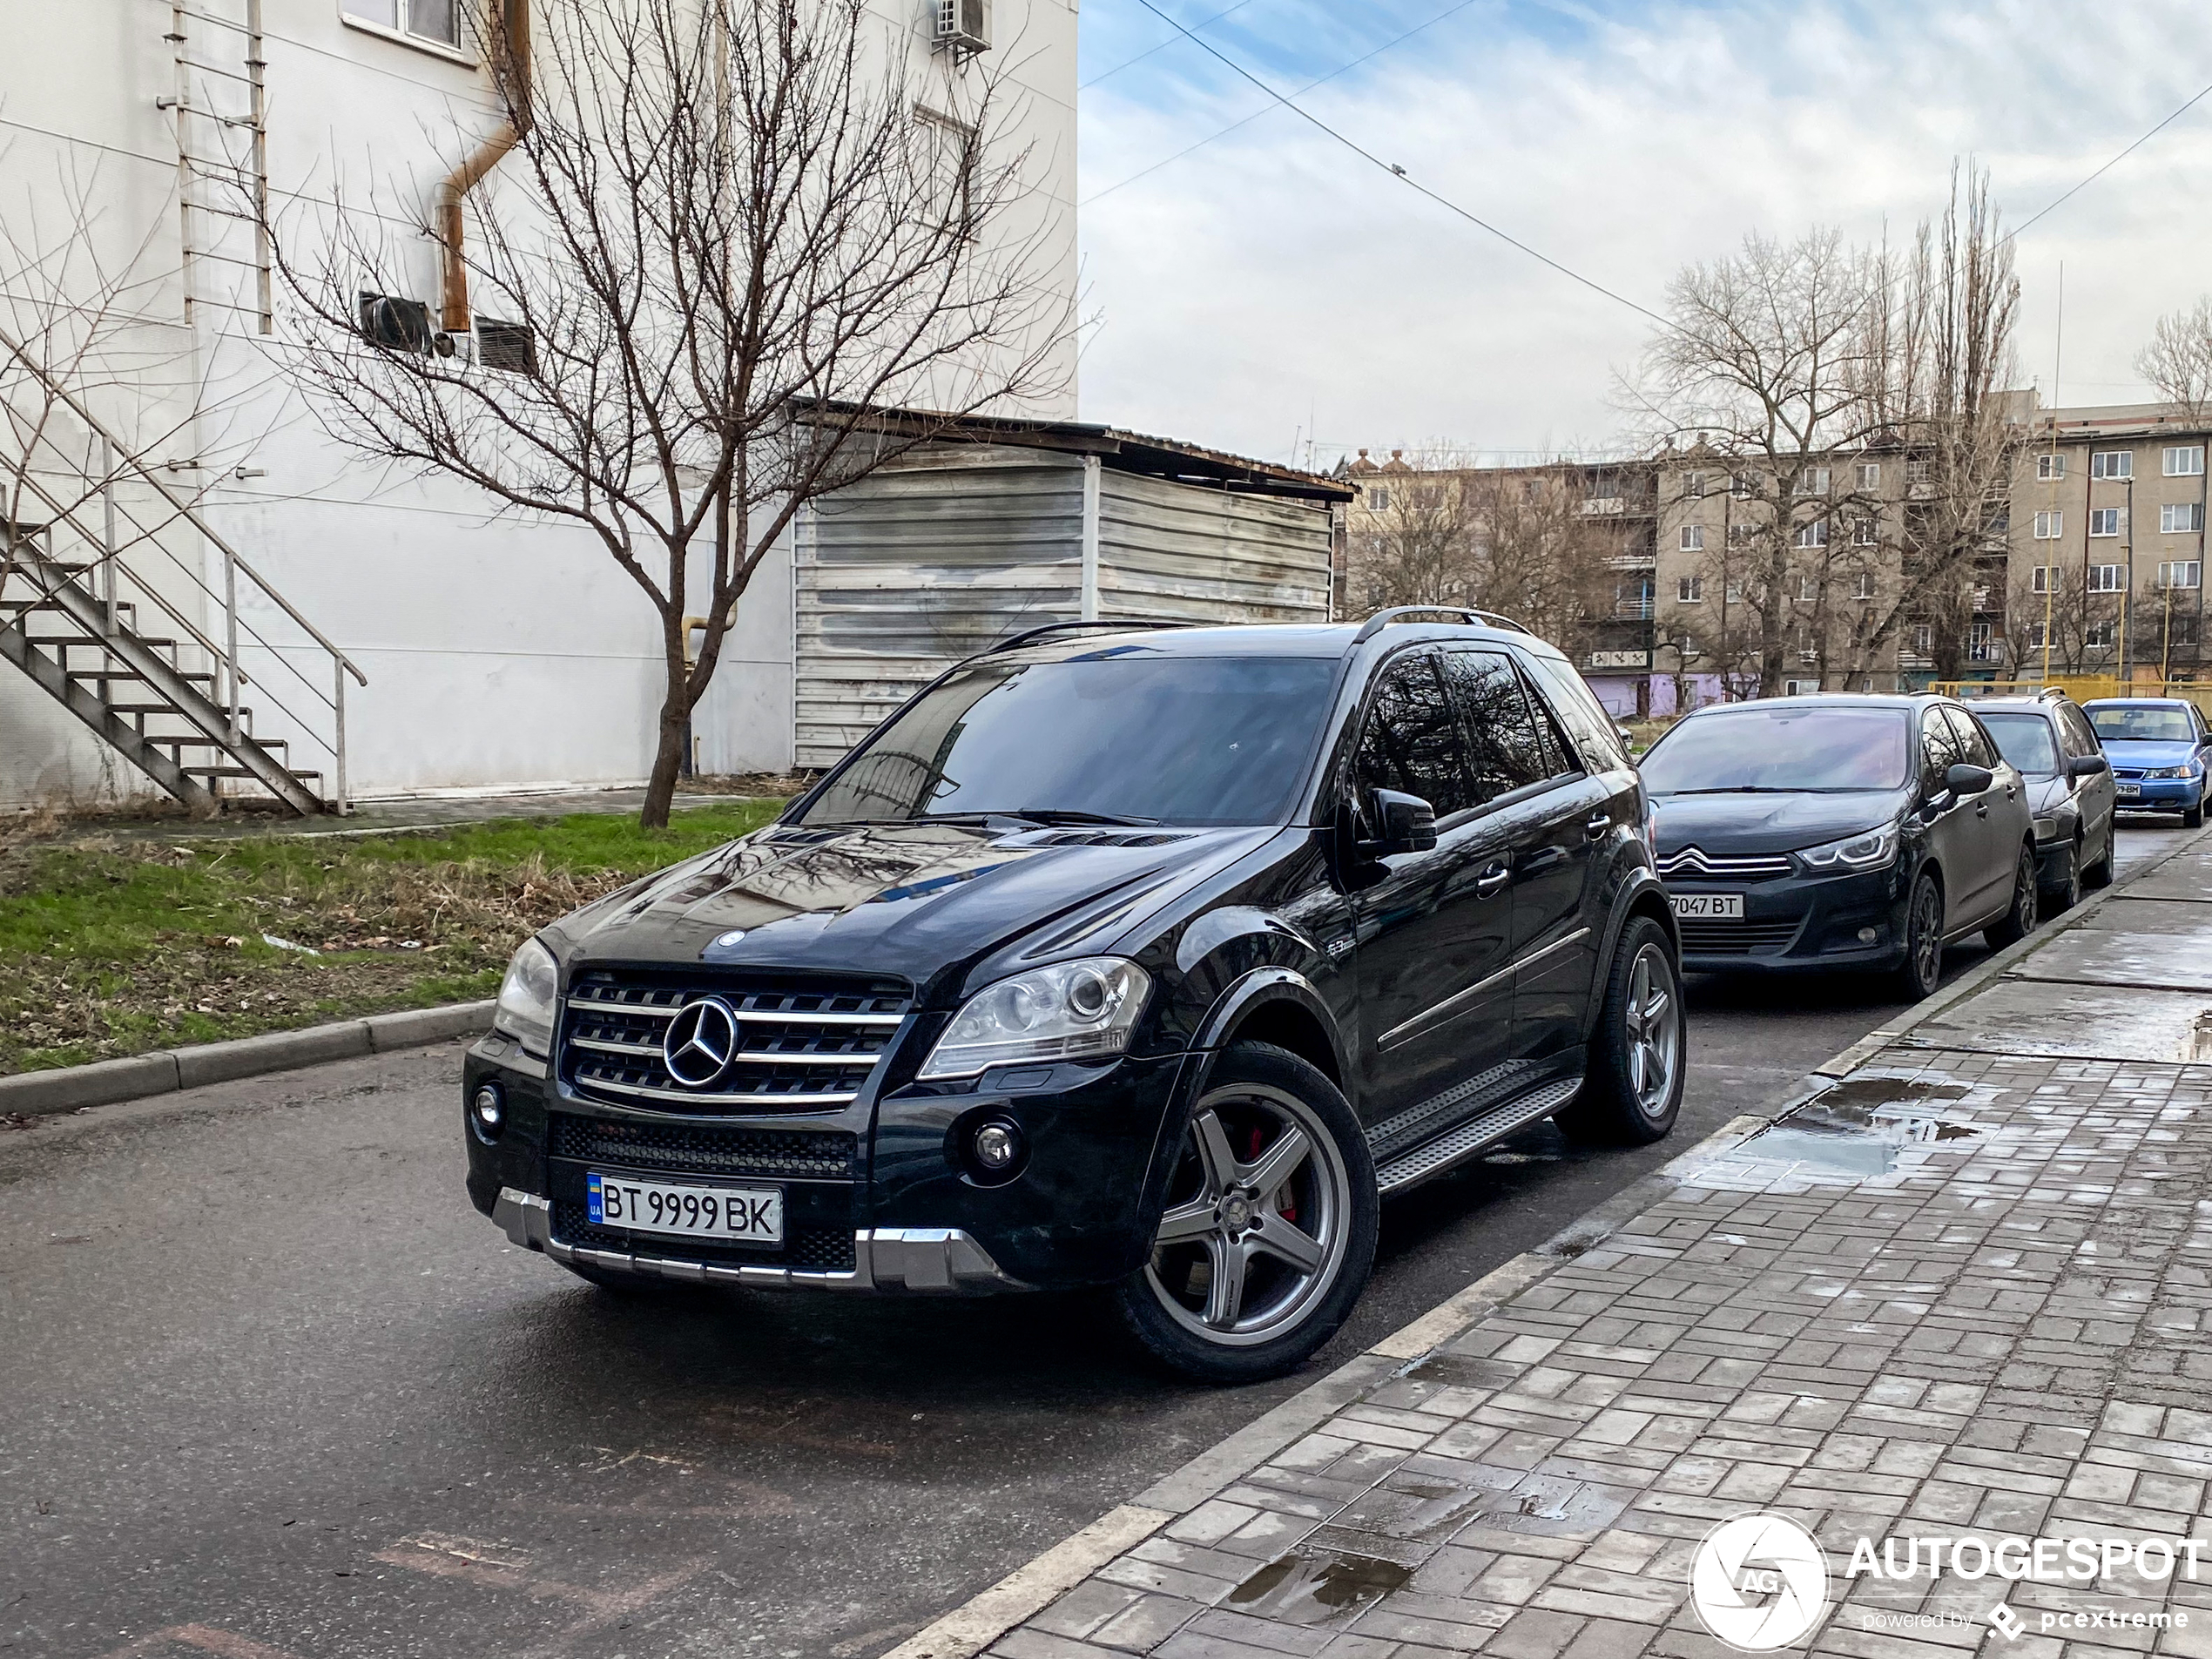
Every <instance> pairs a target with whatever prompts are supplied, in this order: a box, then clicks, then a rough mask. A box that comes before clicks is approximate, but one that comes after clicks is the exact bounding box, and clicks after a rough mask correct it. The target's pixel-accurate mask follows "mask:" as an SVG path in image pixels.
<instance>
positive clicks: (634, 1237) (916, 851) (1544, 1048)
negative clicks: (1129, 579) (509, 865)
mask: <svg viewBox="0 0 2212 1659" xmlns="http://www.w3.org/2000/svg"><path fill="white" fill-rule="evenodd" d="M1439 614H1440V613H1437V612H1433V611H1418V612H1410V613H1409V612H1386V613H1385V614H1383V615H1382V616H1379V617H1375V618H1373V619H1372V620H1370V621H1368V622H1367V623H1366V624H1364V625H1358V626H1352V625H1345V626H1306V627H1242V628H1166V627H1161V628H1146V627H1143V626H1142V625H1137V624H1126V623H1123V624H1062V625H1057V626H1054V627H1049V628H1044V629H1039V630H1035V631H1031V632H1029V633H1028V634H1025V635H1023V636H1022V637H1020V638H1019V639H1016V640H1014V641H1010V642H1008V644H1005V645H1002V646H1001V647H999V648H997V649H995V650H994V651H988V652H987V653H985V654H984V655H982V656H981V657H978V658H973V659H971V660H969V661H968V662H965V663H962V664H959V665H958V666H957V667H955V668H954V669H952V670H951V671H948V672H947V673H946V674H944V675H943V676H942V677H941V678H939V679H938V680H936V681H935V682H934V684H932V685H929V686H927V688H925V689H924V690H923V691H921V692H920V693H919V694H918V695H916V696H915V697H914V698H913V700H912V701H910V702H909V703H907V705H905V706H904V707H903V708H901V709H900V711H898V713H896V714H895V715H894V716H893V717H892V718H890V719H888V720H887V721H886V722H885V723H884V724H883V725H881V726H880V727H879V728H877V730H876V731H875V732H873V734H871V735H870V736H869V737H868V738H867V739H866V740H865V741H863V742H862V743H860V745H858V746H857V747H856V748H855V749H854V750H853V752H852V753H851V754H850V755H848V756H847V757H846V759H845V760H844V761H843V762H842V763H841V764H840V765H838V766H837V767H836V768H835V769H834V770H833V771H832V772H829V773H828V774H827V775H826V776H825V777H824V778H823V779H821V781H820V782H819V783H818V784H816V785H815V786H814V787H813V788H812V789H811V790H809V791H808V792H806V794H804V795H803V796H801V797H799V799H797V800H794V801H793V802H792V805H791V806H790V807H789V808H788V810H786V812H785V813H783V815H782V816H781V817H780V818H779V819H778V820H777V821H776V822H775V823H773V824H772V825H770V826H766V827H765V828H763V829H761V830H759V831H757V832H755V833H752V834H751V835H748V836H745V837H744V838H742V839H741V840H737V841H734V842H732V843H731V844H730V845H729V846H725V847H722V848H719V849H718V850H717V851H714V852H711V853H706V854H705V855H703V856H701V857H698V858H695V859H692V860H689V861H688V862H686V863H684V864H680V865H678V866H676V867H674V868H672V869H669V870H664V871H663V872H661V873H659V874H658V875H654V876H651V877H649V878H647V879H646V880H643V881H640V882H637V884H635V885H634V886H632V887H628V888H626V889H624V890H623V891H621V892H618V893H616V894H611V895H610V896H609V897H607V898H605V899H603V900H599V901H598V902H597V903H594V904H591V905H588V906H586V907H584V908H583V909H581V910H579V911H577V912H576V913H575V914H573V915H570V916H569V917H567V918H565V919H564V920H563V921H559V922H557V923H556V924H555V925H554V926H552V927H549V928H547V929H546V930H545V931H544V932H543V933H542V934H539V935H538V937H537V938H536V939H535V940H533V941H530V942H529V943H528V944H525V945H524V946H523V948H522V949H521V951H520V952H518V953H517V954H516V958H515V961H514V964H513V966H512V967H511V968H510V969H509V973H508V976H507V981H506V984H505V985H504V986H503V988H502V990H501V993H500V1001H499V1011H498V1015H497V1019H496V1029H495V1031H494V1033H493V1034H492V1035H490V1036H489V1037H487V1038H486V1039H485V1040H484V1041H482V1042H480V1043H478V1044H477V1045H476V1046H475V1049H472V1050H471V1051H470V1054H469V1059H468V1063H467V1071H466V1076H465V1080H464V1083H463V1094H464V1102H463V1115H464V1117H465V1120H466V1135H467V1143H468V1150H469V1196H470V1197H471V1198H472V1199H474V1201H475V1204H476V1206H477V1208H478V1209H480V1210H482V1211H484V1212H485V1213H486V1214H488V1215H490V1216H492V1217H495V1218H496V1220H497V1221H498V1222H499V1223H500V1224H501V1225H502V1227H503V1228H505V1230H506V1231H507V1233H508V1236H509V1238H512V1239H514V1240H515V1242H516V1243H517V1244H524V1245H528V1246H529V1247H530V1248H532V1249H536V1250H542V1251H544V1252H545V1253H546V1254H547V1255H549V1256H550V1257H552V1258H554V1259H555V1260H556V1261H558V1262H560V1263H561V1264H563V1265H564V1266H566V1267H568V1268H570V1270H572V1271H575V1272H577V1273H579V1274H581V1275H583V1277H584V1278H588V1279H590V1280H592V1281H594V1282H595V1283H598V1284H602V1285H609V1286H610V1287H624V1286H636V1285H641V1284H645V1283H650V1282H653V1281H664V1280H670V1279H673V1280H678V1281H691V1282H697V1283H703V1284H708V1285H717V1284H719V1285H740V1286H742V1285H763V1286H769V1285H773V1286H813V1287H819V1288H822V1289H851V1290H861V1291H868V1290H874V1291H893V1290H898V1291H996V1290H1020V1289H1027V1288H1036V1287H1047V1286H1052V1287H1068V1286H1078V1285H1103V1286H1109V1287H1111V1297H1112V1300H1113V1302H1114V1304H1115V1305H1116V1307H1117V1308H1118V1310H1119V1312H1120V1314H1121V1316H1122V1318H1123V1320H1124V1321H1125V1322H1126V1324H1127V1325H1129V1327H1130V1329H1131V1330H1132V1331H1133V1332H1134V1333H1135V1334H1136V1337H1137V1339H1139V1340H1140V1341H1141V1342H1142V1343H1143V1345H1145V1346H1147V1347H1148V1348H1149V1349H1150V1351H1151V1352H1153V1353H1155V1354H1156V1355H1157V1356H1158V1357H1159V1358H1161V1359H1164V1360H1165V1361H1167V1362H1169V1363H1170V1364H1171V1365H1173V1366H1177V1367H1178V1368H1180V1369H1182V1370H1183V1371H1184V1372H1189V1373H1191V1374H1195V1375H1197V1376H1201V1377H1205V1378H1210V1379H1218V1380H1224V1381H1235V1380H1242V1379H1252V1378H1258V1377H1264V1376H1268V1375H1271V1374H1274V1373H1277V1372H1282V1371H1284V1370H1286V1369H1289V1368H1290V1367H1291V1366H1295V1365H1297V1364H1298V1362H1299V1361H1301V1360H1302V1359H1305V1357H1306V1356H1307V1355H1308V1354H1310V1353H1311V1352H1312V1351H1313V1350H1314V1349H1315V1348H1316V1347H1318V1345H1320V1344H1321V1343H1322V1342H1323V1341H1325V1339H1327V1337H1328V1336H1329V1334H1330V1333H1331V1332H1333V1331H1334V1330H1335V1329H1336V1327H1337V1326H1338V1325H1339V1323H1341V1322H1342V1320H1343V1319H1344V1318H1345V1314H1346V1313H1347V1312H1349V1311H1350V1309H1351V1306H1352V1303H1353V1302H1354V1300H1356V1299H1357V1298H1358V1296H1359V1292H1360V1290H1361V1288H1362V1287H1363V1286H1364V1285H1365V1284H1366V1278H1367V1274H1368V1270H1369V1267H1370V1264H1371V1262H1372V1257H1373V1252H1374V1247H1375V1232H1376V1224H1377V1216H1378V1209H1379V1198H1380V1197H1381V1196H1382V1195H1383V1194H1385V1193H1388V1192H1394V1191H1396V1190H1399V1189H1401V1188H1405V1187H1408V1186H1411V1185H1413V1184H1415V1183H1417V1182H1420V1181H1422V1180H1425V1179H1426V1178H1428V1177H1432V1176H1434V1175H1437V1174H1439V1173H1440V1172H1442V1171H1444V1170H1447V1169H1450V1168H1452V1167H1453V1166H1454V1165H1456V1164H1459V1163H1462V1162H1463V1161H1465V1160H1467V1159H1468V1158H1471V1157H1475V1156H1477V1155H1479V1154H1480V1153H1481V1152H1483V1151H1484V1150H1487V1149H1488V1148H1491V1147H1493V1146H1494V1145H1495V1144H1496V1143H1498V1142H1499V1141H1500V1140H1501V1139H1503V1138H1505V1137H1506V1136H1510V1135H1512V1134H1513V1133H1514V1132H1515V1131H1516V1130H1521V1129H1523V1128H1525V1127H1527V1126H1528V1125H1530V1124H1533V1123H1536V1122H1538V1121H1539V1120H1541V1119H1542V1118H1545V1117H1552V1118H1554V1119H1555V1120H1556V1121H1557V1122H1558V1123H1559V1124H1560V1125H1561V1128H1563V1129H1564V1130H1568V1132H1569V1133H1572V1134H1574V1135H1576V1136H1581V1137H1585V1138H1588V1139H1592V1140H1609V1141H1620V1142H1630V1143H1638V1142H1649V1141H1651V1140H1655V1139H1656V1138H1658V1137H1659V1136H1662V1135H1664V1134H1666V1133H1667V1131H1668V1130H1669V1129H1670V1128H1671V1127H1672V1126H1673V1123H1674V1121H1675V1116H1676V1110H1677V1109H1678V1106H1679V1103H1680V1100H1681V1094H1682V1083H1683V1057H1684V1048H1683V1005H1682V998H1681V995H1680V991H1679V988H1678V986H1679V974H1678V964H1677V953H1676V936H1675V924H1674V920H1673V917H1672V915H1671V914H1670V913H1669V909H1668V907H1667V902H1666V897H1665V894H1664V893H1663V892H1662V889H1661V887H1660V885H1659V881H1658V879H1657V877H1656V875H1655V874H1654V873H1653V871H1652V867H1651V855H1650V847H1649V824H1648V820H1647V814H1646V812H1645V806H1644V799H1643V794H1642V788H1641V786H1640V785H1639V783H1638V780H1637V777H1636V773H1635V769H1634V767H1633V765H1631V764H1630V762H1629V758H1628V756H1627V754H1626V753H1625V752H1623V751H1622V747H1621V746H1620V743H1619V741H1618V738H1617V736H1616V733H1615V729H1614V727H1613V725H1612V723H1611V722H1610V721H1609V720H1608V718H1606V716H1605V713H1604V711H1603V710H1602V708H1601V707H1600V706H1599V705H1598V704H1597V702H1596V700H1595V698H1593V697H1592V696H1591V695H1590V693H1589V691H1588V688H1587V687H1585V686H1584V685H1582V683H1581V680H1580V678H1577V676H1576V675H1575V671H1574V670H1573V669H1572V668H1571V667H1570V666H1569V665H1568V663H1567V661H1566V659H1565V658H1562V657H1561V656H1560V654H1559V653H1558V652H1557V651H1554V650H1552V649H1551V648H1550V647H1549V646H1548V645H1546V644H1542V643H1541V641H1539V640H1537V639H1535V638H1534V637H1532V636H1530V635H1528V634H1527V633H1524V632H1521V631H1518V630H1517V629H1515V628H1514V627H1512V626H1511V625H1509V624H1501V625H1491V624H1488V623H1487V622H1485V621H1484V620H1482V619H1481V618H1480V617H1477V616H1476V615H1474V613H1460V612H1453V613H1450V617H1451V620H1448V621H1442V622H1440V621H1436V620H1434V618H1435V617H1437V616H1438V615H1439ZM1417 617H1418V618H1428V619H1429V620H1416V618H1417Z"/></svg>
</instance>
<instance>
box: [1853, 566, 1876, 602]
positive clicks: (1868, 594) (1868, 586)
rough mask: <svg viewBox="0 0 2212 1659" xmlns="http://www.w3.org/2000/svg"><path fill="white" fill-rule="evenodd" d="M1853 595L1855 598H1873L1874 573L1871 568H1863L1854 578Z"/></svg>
mask: <svg viewBox="0 0 2212 1659" xmlns="http://www.w3.org/2000/svg"><path fill="white" fill-rule="evenodd" d="M1851 597H1852V598H1854V599H1871V598H1872V597H1874V573H1873V572H1872V571H1871V570H1861V571H1860V572H1859V573H1858V576H1857V577H1855V578H1854V579H1853V580H1852V582H1851Z"/></svg>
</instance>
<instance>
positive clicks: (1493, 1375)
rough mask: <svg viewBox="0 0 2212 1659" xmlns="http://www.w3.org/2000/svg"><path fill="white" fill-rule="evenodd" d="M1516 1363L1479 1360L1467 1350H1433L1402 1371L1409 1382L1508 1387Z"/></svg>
mask: <svg viewBox="0 0 2212 1659" xmlns="http://www.w3.org/2000/svg"><path fill="white" fill-rule="evenodd" d="M1404 1375H1405V1378H1406V1381H1408V1382H1424V1383H1444V1384H1447V1385H1448V1386H1453V1387H1457V1388H1510V1387H1511V1386H1513V1385H1514V1381H1515V1380H1517V1379H1519V1377H1520V1376H1521V1367H1520V1366H1514V1365H1508V1364H1507V1363H1506V1362H1505V1361H1504V1360H1502V1359H1476V1358H1475V1357H1474V1355H1473V1354H1468V1353H1433V1354H1431V1355H1429V1357H1428V1358H1427V1359H1424V1360H1422V1361H1421V1362H1420V1364H1419V1365H1418V1366H1414V1367H1413V1369H1412V1370H1410V1371H1408V1372H1405V1373H1404Z"/></svg>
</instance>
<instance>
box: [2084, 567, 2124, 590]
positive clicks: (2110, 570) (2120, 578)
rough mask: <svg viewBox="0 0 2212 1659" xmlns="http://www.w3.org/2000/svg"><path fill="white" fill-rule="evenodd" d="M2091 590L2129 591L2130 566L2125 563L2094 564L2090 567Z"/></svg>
mask: <svg viewBox="0 0 2212 1659" xmlns="http://www.w3.org/2000/svg"><path fill="white" fill-rule="evenodd" d="M2089 591H2090V592H2092V593H2125V592H2127V591H2128V567H2127V566H2126V565H2124V564H2093V565H2091V566H2090V567H2089Z"/></svg>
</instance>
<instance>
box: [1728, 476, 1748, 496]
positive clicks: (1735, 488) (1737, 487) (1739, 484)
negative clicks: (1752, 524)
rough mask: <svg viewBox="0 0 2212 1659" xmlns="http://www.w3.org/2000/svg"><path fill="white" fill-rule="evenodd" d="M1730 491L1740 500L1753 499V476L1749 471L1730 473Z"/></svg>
mask: <svg viewBox="0 0 2212 1659" xmlns="http://www.w3.org/2000/svg"><path fill="white" fill-rule="evenodd" d="M1728 493H1729V494H1730V495H1731V496H1735V497H1736V499H1737V500H1738V501H1749V500H1750V499H1751V476H1750V474H1749V473H1743V472H1732V473H1730V474H1729V475H1728Z"/></svg>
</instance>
